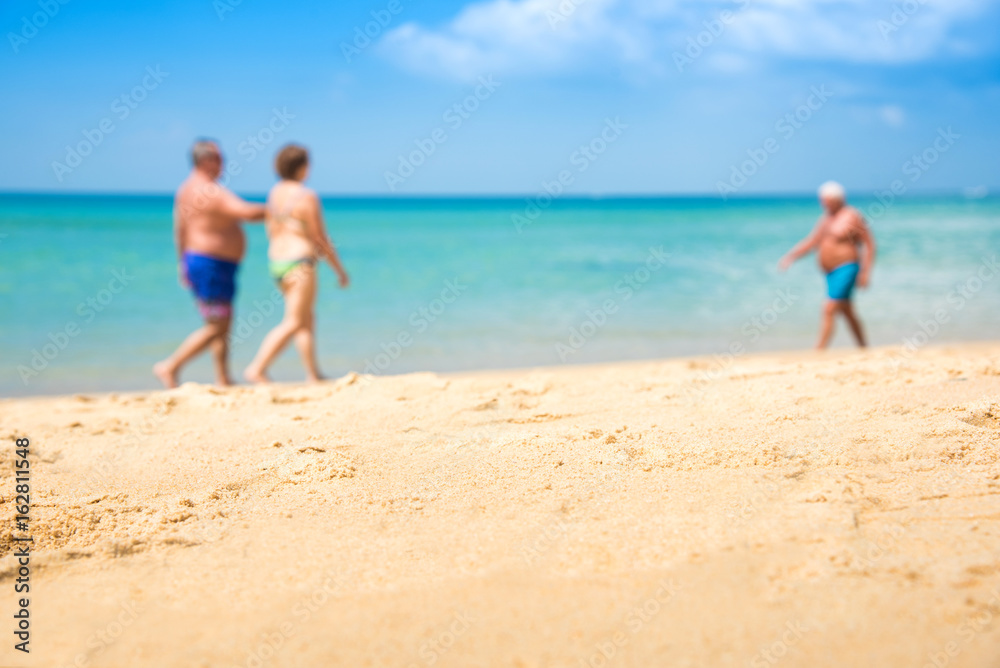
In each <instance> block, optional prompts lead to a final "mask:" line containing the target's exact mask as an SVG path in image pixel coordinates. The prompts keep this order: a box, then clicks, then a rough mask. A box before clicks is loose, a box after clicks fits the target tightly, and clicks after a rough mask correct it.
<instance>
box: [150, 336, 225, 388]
mask: <svg viewBox="0 0 1000 668" xmlns="http://www.w3.org/2000/svg"><path fill="white" fill-rule="evenodd" d="M221 327H222V325H221V322H220V321H209V322H206V323H205V324H204V325H203V326H202V327H201V328H200V329H196V330H195V331H193V332H192V333H191V334H189V335H188V337H187V338H186V339H184V343H182V344H181V345H180V347H179V348H178V349H177V350H176V351H174V354H173V355H171V356H170V357H168V358H167V359H165V360H163V361H162V362H158V363H156V364H154V365H153V373H154V374H156V377H157V378H159V379H160V382H162V383H163V384H164V385H165V386H167V387H177V374H178V373H180V370H181V368H182V367H183V366H184V365H185V364H187V363H188V362H189V361H190V360H191V359H192V358H193V357H195V356H197V355H198V354H200V353H201V352H202V351H203V350H205V348H206V347H208V345H209V344H210V343H212V341H213V340H215V339H216V338H217V337H218V336H219V332H220V331H222V329H221ZM225 328H226V331H229V321H228V320H226V321H225Z"/></svg>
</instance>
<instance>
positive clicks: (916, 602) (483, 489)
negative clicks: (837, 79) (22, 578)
mask: <svg viewBox="0 0 1000 668" xmlns="http://www.w3.org/2000/svg"><path fill="white" fill-rule="evenodd" d="M0 434H3V435H4V438H5V440H6V441H7V443H8V445H7V446H6V447H5V448H4V450H3V466H4V467H5V468H7V470H8V474H6V475H4V476H3V479H2V480H3V483H2V492H0V494H2V497H3V498H2V502H3V510H4V512H3V517H4V527H3V534H2V538H3V543H2V546H0V550H2V554H3V558H2V561H0V567H2V568H0V572H2V580H3V596H2V597H0V600H2V602H3V603H2V605H3V609H2V613H3V617H4V619H6V620H7V622H6V624H7V626H8V627H12V626H13V622H12V620H11V617H10V615H11V614H12V611H13V610H15V605H16V603H15V595H14V593H13V584H14V579H15V578H16V577H17V575H16V571H17V565H16V561H15V559H14V557H13V556H12V555H11V552H12V550H13V543H12V541H11V530H10V529H11V527H12V521H13V516H14V514H15V511H14V503H13V499H14V487H13V476H12V475H11V474H10V473H9V471H11V470H12V469H13V461H14V457H15V455H14V452H13V439H14V438H15V437H27V438H29V439H31V443H32V446H31V447H32V454H31V456H30V461H31V471H32V478H31V485H32V504H33V509H32V513H31V515H32V524H31V534H32V536H33V538H34V550H33V554H32V562H31V569H32V570H31V607H30V610H31V616H32V641H31V649H32V651H31V654H30V655H22V654H21V653H19V652H15V651H13V648H12V644H13V643H12V642H11V634H10V630H11V629H10V628H7V629H4V634H5V637H7V638H8V641H7V642H5V643H4V645H3V647H2V650H0V665H30V666H57V667H59V668H62V667H64V666H149V667H155V666H206V667H208V666H212V667H215V666H227V667H229V666H250V667H253V666H401V667H404V668H409V667H412V666H418V667H422V666H464V667H468V666H512V667H514V666H518V667H539V668H540V667H544V666H553V667H556V666H560V667H561V666H567V667H573V668H576V667H579V666H593V667H595V668H596V667H597V666H754V667H757V666H775V665H781V666H862V665H867V666H875V665H879V666H913V667H914V668H919V667H921V666H925V665H932V666H938V667H939V668H941V667H943V666H982V667H984V668H985V667H987V666H997V665H998V664H997V660H998V657H1000V631H998V629H1000V624H998V620H1000V467H998V463H997V452H998V441H1000V344H969V345H965V344H963V345H952V346H947V347H940V348H933V349H927V350H923V351H920V352H919V353H918V354H916V355H909V354H903V353H901V351H900V350H899V349H898V348H893V349H876V350H872V351H869V352H864V353H854V352H845V351H834V352H831V353H827V354H825V355H817V354H813V353H794V354H791V353H789V354H781V355H765V356H749V357H744V358H738V359H732V360H722V359H718V358H704V359H690V360H671V361H658V362H643V363H629V364H614V365H602V366H593V367H587V366H581V367H563V368H552V369H539V370H525V371H504V372H484V373H477V374H468V375H461V376H444V375H434V374H413V375H404V376H394V377H364V376H357V375H350V376H348V377H345V378H340V379H337V380H334V381H331V382H328V383H325V384H322V385H318V386H295V385H281V386H269V387H239V388H234V389H229V390H218V389H214V388H212V387H208V386H201V385H194V384H187V385H184V386H182V387H181V388H179V389H177V390H174V391H169V392H168V391H156V392H143V393H136V394H119V395H86V396H82V395H78V396H71V397H57V398H51V397H50V398H30V399H14V400H5V401H3V402H0Z"/></svg>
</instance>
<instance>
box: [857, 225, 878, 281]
mask: <svg viewBox="0 0 1000 668" xmlns="http://www.w3.org/2000/svg"><path fill="white" fill-rule="evenodd" d="M857 216H858V218H857V223H858V228H859V229H858V242H859V243H860V244H863V245H864V247H865V252H864V254H863V255H862V256H861V271H860V272H859V273H858V286H859V287H862V288H867V287H868V283H869V281H870V280H871V275H872V267H874V266H875V236H874V235H873V234H872V231H871V228H870V227H868V223H866V222H865V217H864V216H862V215H861V213H858V214H857Z"/></svg>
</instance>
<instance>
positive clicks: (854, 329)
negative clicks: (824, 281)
mask: <svg viewBox="0 0 1000 668" xmlns="http://www.w3.org/2000/svg"><path fill="white" fill-rule="evenodd" d="M841 310H842V311H843V313H844V318H845V319H846V320H847V324H848V325H849V326H850V328H851V333H852V334H854V340H855V341H857V342H858V347H860V348H864V347H866V346H867V345H868V344H867V342H866V341H865V332H864V329H862V327H861V321H860V320H858V316H857V315H855V313H854V305H853V304H852V303H851V302H850V301H844V302H843V306H842V307H841Z"/></svg>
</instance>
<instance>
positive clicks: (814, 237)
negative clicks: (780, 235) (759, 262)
mask: <svg viewBox="0 0 1000 668" xmlns="http://www.w3.org/2000/svg"><path fill="white" fill-rule="evenodd" d="M823 222H824V221H823V220H822V219H821V220H820V221H819V222H818V223H816V227H814V228H813V231H812V232H810V233H809V236H807V237H806V238H805V239H803V240H802V241H800V242H799V243H797V244H795V246H793V247H792V250H790V251H788V253H786V254H785V256H784V257H783V258H781V261H780V262H778V268H779V269H781V271H785V270H786V269H788V268H789V267H790V266H792V263H794V262H795V261H796V260H798V259H799V258H801V257H802V256H804V255H808V254H809V253H811V252H812V251H813V250H815V248H816V246H817V245H818V244H819V237H820V230H822V229H823Z"/></svg>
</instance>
